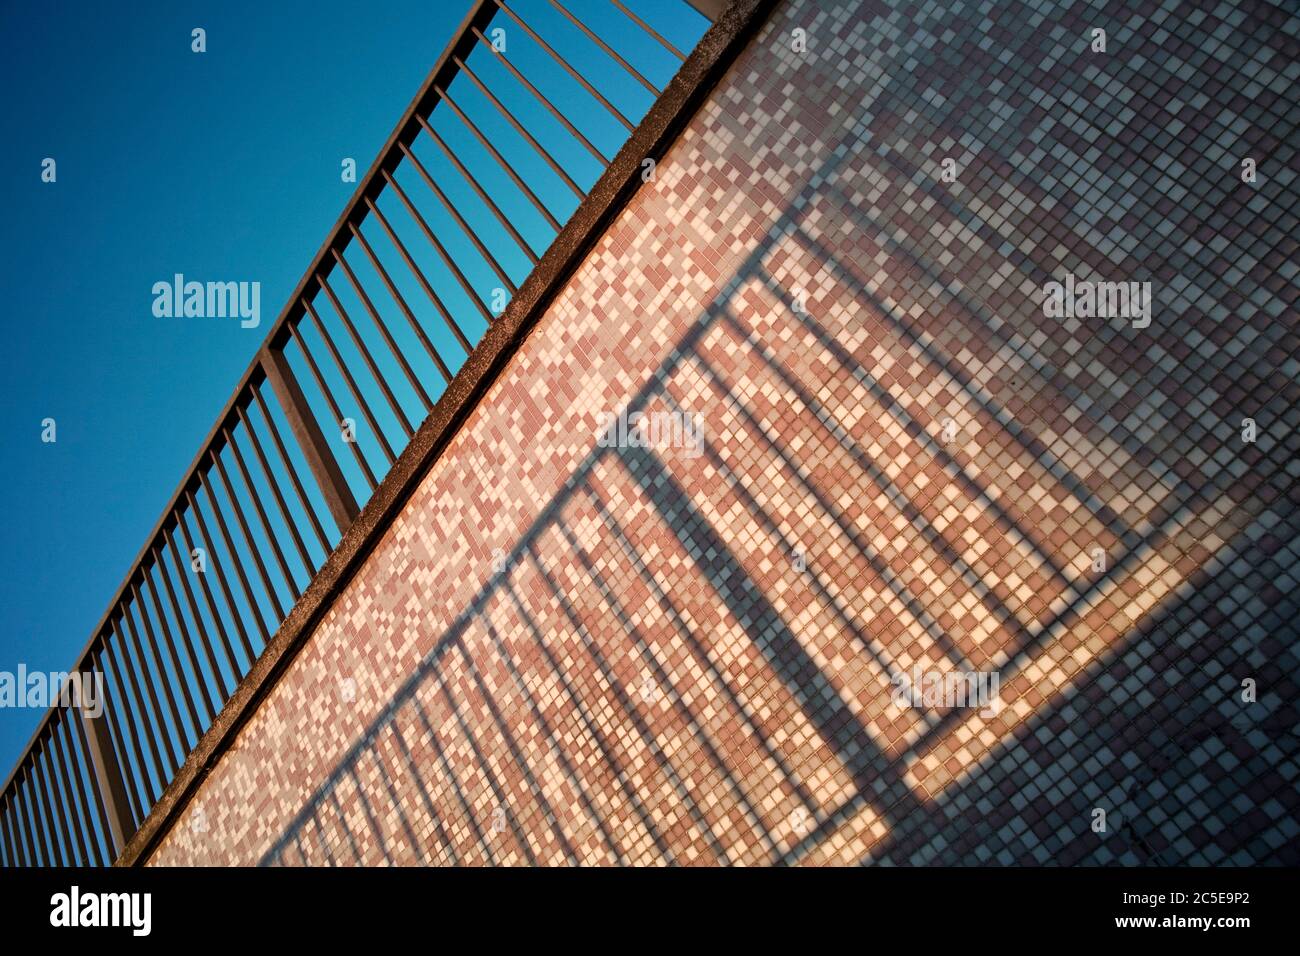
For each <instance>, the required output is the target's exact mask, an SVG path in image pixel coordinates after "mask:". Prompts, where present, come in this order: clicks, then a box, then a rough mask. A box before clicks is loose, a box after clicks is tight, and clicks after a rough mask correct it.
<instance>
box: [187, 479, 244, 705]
mask: <svg viewBox="0 0 1300 956" xmlns="http://www.w3.org/2000/svg"><path fill="white" fill-rule="evenodd" d="M212 457H213V458H214V459H216V455H215V454H214V455H213V456H212ZM232 501H233V499H232ZM185 502H186V507H187V509H188V510H190V511H192V512H193V513H194V515H195V518H196V519H198V520H199V530H200V531H202V530H203V522H202V518H203V515H202V514H201V513H200V512H199V506H198V502H197V501H196V500H195V499H194V496H193V495H191V494H188V493H187V494H186V496H185ZM234 507H235V509H236V510H238V508H239V505H238V502H235V503H234ZM176 527H178V528H179V529H180V532H181V537H183V538H184V539H185V548H186V551H187V553H189V554H193V553H194V539H193V538H192V537H191V536H190V526H189V524H188V523H186V521H185V512H184V511H177V512H176ZM203 540H204V542H205V543H207V544H209V546H211V539H210V538H209V537H208V535H207V534H206V533H205V534H204V535H203ZM231 560H234V559H233V558H232V559H231ZM213 565H214V566H216V561H215V560H214V561H213ZM195 576H196V577H197V578H198V579H199V588H200V589H201V590H202V591H203V601H204V603H205V604H206V605H207V607H208V612H209V613H210V614H211V616H212V621H213V623H214V624H216V625H217V636H218V637H220V638H221V649H222V650H223V651H225V652H226V663H228V664H229V665H230V674H231V676H232V677H233V678H234V680H235V683H236V684H238V683H239V678H240V676H241V674H240V666H239V662H238V661H237V660H236V659H235V649H234V647H232V646H231V644H230V635H229V633H227V631H226V622H225V621H223V620H222V619H221V612H220V611H218V610H217V601H216V599H215V598H214V597H213V596H212V588H210V587H208V576H207V572H206V571H205V572H203V573H201V574H196V575H195ZM217 580H218V582H220V583H221V584H223V585H224V584H225V576H224V575H223V574H222V571H221V569H220V568H219V567H218V568H217ZM187 585H188V582H187ZM230 613H231V617H232V618H233V619H234V621H235V628H236V630H238V631H239V636H240V637H241V638H243V640H244V643H245V644H246V645H248V646H250V647H251V644H249V642H248V637H247V636H246V635H245V634H244V623H243V619H242V618H241V617H240V616H239V613H238V612H237V611H236V610H234V608H233V604H232V609H231V612H230ZM222 696H223V697H226V696H228V693H227V692H226V691H225V689H224V682H223V689H222ZM223 703H224V701H223Z"/></svg>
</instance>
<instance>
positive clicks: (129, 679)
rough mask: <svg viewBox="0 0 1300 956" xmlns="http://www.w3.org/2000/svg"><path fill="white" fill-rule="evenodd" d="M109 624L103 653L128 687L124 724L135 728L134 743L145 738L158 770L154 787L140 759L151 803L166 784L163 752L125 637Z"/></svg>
mask: <svg viewBox="0 0 1300 956" xmlns="http://www.w3.org/2000/svg"><path fill="white" fill-rule="evenodd" d="M108 628H109V636H108V639H107V640H105V641H104V656H105V657H107V658H108V662H109V663H110V664H112V665H113V671H114V673H117V674H125V675H126V681H125V682H124V684H123V685H122V686H123V689H124V690H129V691H130V695H129V696H130V700H126V699H125V698H126V697H127V696H128V695H127V694H125V693H124V694H123V698H124V701H123V702H124V703H125V705H126V706H125V707H124V709H123V714H122V717H123V723H125V724H127V725H128V726H129V727H130V729H131V730H133V731H134V732H135V735H136V738H137V746H138V739H139V738H140V737H143V738H144V742H145V748H144V749H145V751H146V752H147V753H148V754H149V756H150V757H151V758H153V766H154V769H155V770H156V771H157V772H158V786H159V788H160V789H159V790H155V789H154V786H153V781H152V780H150V779H149V771H148V769H147V768H146V767H145V765H144V762H143V761H141V764H140V782H141V783H143V784H144V792H145V795H146V796H147V797H148V798H149V802H150V803H153V802H154V801H155V800H157V799H158V794H159V793H160V792H161V787H163V786H164V785H165V782H166V780H167V771H166V770H164V769H163V762H162V755H161V754H160V753H159V752H158V742H157V741H155V740H154V734H153V726H152V723H151V722H150V720H149V709H148V708H147V707H146V706H145V702H144V695H143V694H142V693H140V684H139V682H138V681H137V680H136V678H135V668H134V667H132V666H131V658H130V657H129V656H128V654H127V653H126V651H127V648H126V644H125V641H124V640H123V638H122V636H121V634H119V633H118V630H117V626H116V624H115V623H114V622H112V621H110V622H109V624H108ZM113 638H117V640H118V642H119V644H121V646H120V647H116V648H115V647H114V646H113V640H112V639H113ZM132 703H134V705H135V709H134V710H133V709H132V706H131V705H132Z"/></svg>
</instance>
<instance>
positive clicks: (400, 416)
mask: <svg viewBox="0 0 1300 956" xmlns="http://www.w3.org/2000/svg"><path fill="white" fill-rule="evenodd" d="M335 257H336V258H338V259H339V261H340V262H341V261H342V257H341V256H338V255H337V254H336V256H335ZM316 281H317V282H318V283H319V284H320V287H321V290H322V291H323V292H324V293H325V297H326V298H327V299H329V300H330V305H331V306H332V307H333V309H334V312H335V314H337V315H338V317H339V320H340V321H341V322H342V323H343V328H344V329H346V330H347V333H348V337H349V338H350V339H352V344H353V345H355V346H356V349H357V351H358V352H359V353H360V354H361V360H362V361H363V362H365V363H366V368H367V369H369V370H370V374H371V376H373V377H374V379H375V384H376V385H378V386H379V391H380V393H381V394H382V395H383V396H384V401H386V402H387V403H388V407H389V408H390V409H392V411H393V417H394V418H396V419H397V424H398V425H400V426H401V428H402V432H403V434H405V435H406V437H407V438H410V437H411V435H412V434H413V432H412V430H411V425H410V423H409V422H408V421H407V420H406V412H404V411H402V406H401V405H400V404H399V403H398V401H397V396H395V395H394V394H393V392H392V390H391V389H389V387H388V383H387V382H385V381H384V376H383V373H381V372H380V371H379V366H378V365H377V364H375V357H374V356H373V355H371V354H370V349H369V348H368V347H367V346H366V343H365V340H364V339H362V338H361V333H359V332H358V331H357V327H356V325H354V324H353V322H352V317H351V316H350V315H348V311H347V309H345V308H343V303H342V302H340V301H339V300H338V296H336V295H335V294H334V290H333V289H332V288H331V287H330V284H329V283H328V282H326V281H325V277H324V276H321V275H318V276H316ZM307 314H308V315H310V316H311V317H312V318H314V319H316V320H317V328H319V329H320V330H321V334H322V336H325V337H326V339H325V341H326V344H327V345H329V346H330V350H331V351H333V352H334V358H335V361H337V362H338V363H339V367H340V368H346V367H347V366H346V365H345V364H344V362H343V359H342V357H341V356H339V354H338V351H337V350H336V349H335V348H334V340H333V339H330V338H328V334H327V333H326V332H325V331H324V329H325V326H324V324H323V323H321V322H320V319H319V317H318V316H317V315H316V312H315V310H313V309H312V308H311V306H310V305H308V306H307ZM344 378H345V379H346V380H347V381H348V384H349V385H352V386H354V388H353V394H354V395H357V397H358V399H359V398H360V396H359V394H358V393H357V392H356V389H355V382H354V381H353V379H352V373H351V372H346V373H345V374H344ZM362 411H363V412H365V413H366V418H367V420H368V421H369V422H370V427H371V428H373V429H375V431H376V432H377V433H378V434H379V435H381V436H382V435H383V432H382V431H380V429H379V423H378V422H376V421H375V420H374V417H373V416H372V415H371V414H370V410H369V406H368V405H365V404H364V403H363V404H362ZM382 441H383V445H384V450H385V452H386V453H387V455H388V463H389V464H392V463H393V462H394V461H396V460H397V457H396V455H395V454H394V453H393V449H392V446H391V445H389V444H388V439H387V438H383V439H382Z"/></svg>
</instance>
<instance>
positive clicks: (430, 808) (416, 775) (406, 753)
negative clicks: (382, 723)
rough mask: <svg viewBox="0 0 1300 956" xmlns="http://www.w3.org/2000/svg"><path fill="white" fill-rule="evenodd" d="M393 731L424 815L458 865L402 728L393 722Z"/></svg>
mask: <svg viewBox="0 0 1300 956" xmlns="http://www.w3.org/2000/svg"><path fill="white" fill-rule="evenodd" d="M391 726H392V730H393V740H394V741H395V742H396V744H397V747H398V750H399V751H400V753H401V755H402V761H403V762H404V763H405V764H406V772H407V773H408V774H410V776H411V779H412V780H414V781H415V785H416V788H417V789H418V790H419V791H420V802H421V803H423V804H424V810H425V813H427V814H428V815H429V819H430V820H432V821H433V822H434V825H435V826H436V827H437V830H438V835H439V836H440V837H441V838H442V844H443V845H444V846H445V847H446V848H447V853H448V854H449V855H450V856H451V861H452V863H453V864H459V863H460V855H459V854H458V853H457V852H456V844H455V843H454V842H453V841H452V839H451V835H450V834H448V833H447V827H446V824H444V823H443V820H442V815H441V814H440V813H438V810H437V808H436V807H435V806H434V805H433V797H432V796H431V795H430V794H429V789H428V787H427V786H425V783H424V777H423V776H422V775H421V774H420V768H419V767H417V766H416V764H415V756H414V755H413V754H412V753H411V748H410V746H409V745H408V744H407V743H406V737H405V736H404V735H403V734H402V728H401V727H400V726H399V725H398V723H397V721H396V720H394V721H393V723H392V724H391Z"/></svg>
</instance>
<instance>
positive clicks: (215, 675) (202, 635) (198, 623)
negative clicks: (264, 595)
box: [163, 512, 230, 709]
mask: <svg viewBox="0 0 1300 956" xmlns="http://www.w3.org/2000/svg"><path fill="white" fill-rule="evenodd" d="M176 527H177V528H180V529H181V531H182V533H183V534H184V535H185V537H186V538H188V537H189V532H188V531H187V530H185V529H184V528H181V520H180V514H179V512H178V513H177V516H176ZM163 537H164V538H166V540H167V544H168V545H169V548H170V551H169V553H170V554H171V558H172V564H174V565H175V566H176V579H177V580H178V581H180V582H181V588H182V590H184V592H185V604H186V606H187V607H189V609H190V617H191V618H192V619H193V621H194V627H195V629H196V630H197V631H198V632H199V639H200V640H201V641H202V642H203V653H204V655H205V656H206V657H207V659H208V664H209V666H210V667H211V668H212V679H213V680H214V681H216V683H217V692H218V693H219V694H220V695H221V700H220V702H219V703H218V704H217V708H218V709H219V708H220V706H221V704H224V703H225V702H226V700H227V699H228V698H229V697H230V691H228V690H226V679H225V678H224V677H223V676H222V674H221V668H220V667H219V666H218V665H217V656H216V654H215V653H213V650H212V640H211V638H210V637H209V636H208V628H207V625H206V624H205V623H204V622H203V615H202V614H200V613H199V604H198V602H197V601H196V600H195V599H194V591H193V589H192V588H191V587H190V580H189V576H188V575H186V573H185V562H184V560H183V559H182V558H181V549H180V547H179V546H178V545H177V544H176V536H175V535H173V534H172V532H171V529H170V528H164V529H163ZM168 587H169V588H170V584H169V585H168ZM213 617H216V615H215V614H214V615H213ZM215 623H216V625H217V630H218V631H219V632H220V633H221V636H222V640H225V631H224V625H223V624H222V623H221V619H220V618H217V619H216V621H215ZM226 643H227V645H228V644H229V642H228V641H227V642H226Z"/></svg>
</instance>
